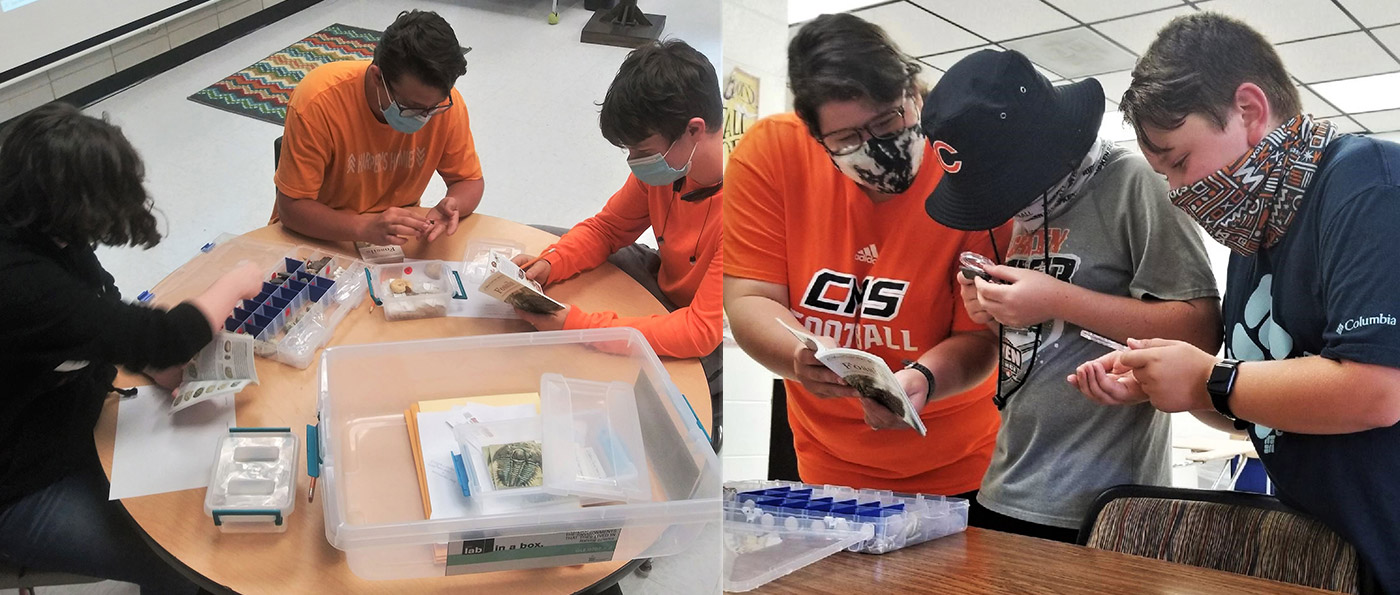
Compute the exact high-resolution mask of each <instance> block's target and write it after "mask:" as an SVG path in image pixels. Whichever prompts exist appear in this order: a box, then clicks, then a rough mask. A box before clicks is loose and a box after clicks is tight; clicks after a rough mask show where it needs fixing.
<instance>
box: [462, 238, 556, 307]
mask: <svg viewBox="0 0 1400 595" xmlns="http://www.w3.org/2000/svg"><path fill="white" fill-rule="evenodd" d="M481 293H484V294H486V295H489V296H491V297H493V298H496V299H498V300H501V301H503V302H505V303H507V304H510V305H511V306H513V307H515V308H519V309H521V310H524V311H526V312H533V313H535V314H553V313H555V312H558V311H560V310H563V309H564V304H561V303H559V302H556V301H554V298H551V297H549V296H547V295H545V294H544V292H543V291H540V286H539V285H538V284H536V283H535V282H534V281H531V280H529V279H526V278H525V271H522V270H520V267H518V266H516V265H515V263H513V262H511V261H510V258H508V257H506V256H505V255H504V254H501V253H499V252H492V253H491V274H490V275H487V276H486V280H485V281H482V282H481Z"/></svg>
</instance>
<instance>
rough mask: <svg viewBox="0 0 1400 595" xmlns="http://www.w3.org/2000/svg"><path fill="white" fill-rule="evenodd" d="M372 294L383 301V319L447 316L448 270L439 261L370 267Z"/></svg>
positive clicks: (448, 296) (448, 300)
mask: <svg viewBox="0 0 1400 595" xmlns="http://www.w3.org/2000/svg"><path fill="white" fill-rule="evenodd" d="M372 270H373V277H374V295H375V296H376V297H378V298H379V299H380V301H382V302H384V304H383V306H384V319H385V320H414V319H418V318H437V317H442V316H447V304H448V302H450V301H451V300H452V284H453V280H452V274H451V269H450V268H448V266H447V265H446V264H445V263H443V262H442V261H441V260H409V261H404V262H402V263H399V264H381V265H379V266H376V267H374V268H373V269H372Z"/></svg>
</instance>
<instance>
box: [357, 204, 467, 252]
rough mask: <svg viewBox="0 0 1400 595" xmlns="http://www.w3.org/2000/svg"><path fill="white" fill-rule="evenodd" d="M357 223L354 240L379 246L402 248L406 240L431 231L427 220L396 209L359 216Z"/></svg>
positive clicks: (405, 210) (404, 210) (391, 208)
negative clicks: (358, 229) (358, 228)
mask: <svg viewBox="0 0 1400 595" xmlns="http://www.w3.org/2000/svg"><path fill="white" fill-rule="evenodd" d="M359 221H360V233H358V234H356V239H358V240H360V241H362V242H369V243H371V244H376V245H379V246H402V245H404V244H405V243H407V242H408V238H410V237H419V236H422V235H423V234H425V233H428V232H429V231H430V230H431V229H432V226H431V225H429V224H428V220H427V219H424V218H423V217H419V216H418V215H415V214H413V212H412V211H409V210H407V209H400V208H398V207H390V208H389V210H387V211H384V212H383V213H367V214H365V215H361V216H360V219H359ZM454 221H455V220H454ZM454 225H455V223H454Z"/></svg>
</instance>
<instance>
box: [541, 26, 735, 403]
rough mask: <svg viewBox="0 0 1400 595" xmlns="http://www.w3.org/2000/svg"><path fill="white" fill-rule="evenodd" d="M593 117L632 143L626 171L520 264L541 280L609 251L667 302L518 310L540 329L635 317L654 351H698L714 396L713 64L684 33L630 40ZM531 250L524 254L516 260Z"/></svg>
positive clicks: (717, 287) (717, 134) (717, 304)
mask: <svg viewBox="0 0 1400 595" xmlns="http://www.w3.org/2000/svg"><path fill="white" fill-rule="evenodd" d="M599 124H600V126H601V128H602V132H603V136H604V137H605V138H607V139H608V142H611V143H612V144H614V145H617V146H619V147H622V148H624V149H627V152H628V162H627V163H628V165H630V166H631V168H632V175H630V176H628V178H627V182H626V183H624V184H623V185H622V188H621V189H619V190H618V191H617V193H615V194H613V196H612V198H610V199H609V200H608V203H607V205H606V206H604V207H603V210H602V211H601V212H599V213H598V214H597V215H594V216H593V217H590V218H588V219H587V220H585V221H583V222H582V223H579V224H578V225H576V226H574V228H573V229H571V230H569V231H568V232H567V233H565V234H563V237H562V238H561V239H560V240H559V242H558V243H556V244H554V245H553V246H550V247H549V248H548V249H547V250H545V252H544V253H543V254H544V257H543V258H542V259H540V260H539V262H538V263H537V264H535V265H533V266H531V267H530V268H529V270H527V271H526V274H527V275H529V277H530V278H531V279H534V280H536V281H538V282H539V283H540V284H542V285H548V284H550V283H554V282H558V281H562V280H564V279H568V278H569V277H572V276H574V275H576V274H578V273H580V272H582V271H586V270H589V269H592V268H594V267H596V266H598V265H600V264H602V263H603V262H604V261H605V260H608V261H611V262H612V263H613V264H615V265H617V266H618V267H619V268H621V269H622V270H623V271H624V272H626V273H627V274H628V275H630V276H632V277H633V278H634V279H636V280H637V282H638V283H641V284H642V286H644V287H646V288H647V289H648V290H650V291H651V293H652V295H655V296H656V298H657V299H658V300H660V301H661V303H662V304H663V305H665V306H666V308H667V310H669V311H670V313H668V314H663V315H657V316H639V317H622V316H619V315H618V314H617V313H615V312H585V311H583V310H580V309H579V308H578V307H577V306H572V305H570V306H569V307H567V308H565V309H564V310H562V311H560V312H557V313H555V314H550V315H538V314H531V313H528V312H520V316H521V318H524V319H525V320H526V321H528V322H530V323H531V324H533V325H534V326H535V328H537V329H539V330H557V329H583V328H602V327H616V326H629V327H633V328H636V329H637V330H640V331H641V332H642V335H643V336H645V337H646V339H647V341H648V342H649V343H650V344H651V346H652V348H653V349H655V350H656V353H657V354H658V355H661V356H670V357H679V358H703V359H702V360H701V363H702V364H704V365H705V373H706V376H707V377H708V379H709V383H710V393H711V398H712V399H718V396H719V394H720V366H719V360H720V353H719V346H720V342H721V341H722V339H723V327H724V322H723V297H722V293H721V292H722V287H723V278H722V272H723V270H724V267H723V262H722V260H721V248H720V244H721V239H720V238H721V234H722V231H723V229H722V227H723V226H722V225H721V215H722V214H723V212H724V203H723V193H722V191H721V182H722V179H723V155H722V150H721V126H722V124H723V108H722V103H721V99H720V93H719V78H718V77H717V76H716V75H715V69H714V66H713V65H712V64H711V63H710V61H709V60H708V59H706V58H705V56H704V54H701V53H700V52H698V51H696V50H695V49H694V48H692V47H690V46H689V45H687V44H686V43H685V42H683V41H679V40H672V41H667V42H664V43H655V44H651V45H647V46H643V47H641V48H639V49H637V50H635V51H633V52H632V53H631V54H628V56H627V59H626V60H624V61H623V63H622V67H621V68H620V69H619V70H618V73H617V76H616V78H614V79H613V82H612V85H611V86H610V87H609V88H608V93H607V96H606V97H605V98H604V100H603V108H602V113H601V114H600V116H599ZM647 228H652V229H654V230H655V233H656V241H657V244H658V245H659V247H660V250H659V251H653V250H651V249H650V248H647V247H644V246H639V245H636V244H634V243H633V242H635V241H636V240H637V238H638V237H640V236H641V234H642V232H644V231H646V230H647ZM527 260H532V259H531V258H530V257H528V256H525V255H521V256H519V257H517V259H516V263H517V264H523V263H525V262H526V261H527ZM716 411H718V407H716Z"/></svg>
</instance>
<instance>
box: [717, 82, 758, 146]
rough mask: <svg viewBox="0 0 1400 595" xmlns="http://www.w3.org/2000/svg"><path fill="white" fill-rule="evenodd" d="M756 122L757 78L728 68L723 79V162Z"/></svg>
mask: <svg viewBox="0 0 1400 595" xmlns="http://www.w3.org/2000/svg"><path fill="white" fill-rule="evenodd" d="M756 120H758V77H756V76H754V75H752V74H749V73H747V72H744V71H743V70H740V69H738V68H730V69H729V73H728V74H726V75H725V77H724V161H725V162H726V163H728V162H729V153H730V151H733V150H734V147H735V146H736V145H738V144H739V139H740V138H742V137H743V136H744V131H745V130H748V128H749V126H750V125H752V124H753V123H754V122H755V121H756Z"/></svg>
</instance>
